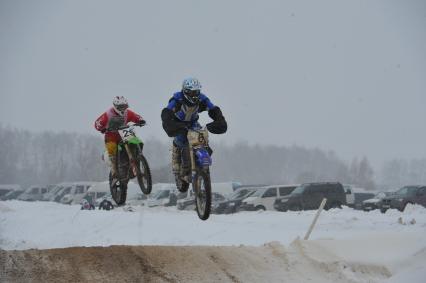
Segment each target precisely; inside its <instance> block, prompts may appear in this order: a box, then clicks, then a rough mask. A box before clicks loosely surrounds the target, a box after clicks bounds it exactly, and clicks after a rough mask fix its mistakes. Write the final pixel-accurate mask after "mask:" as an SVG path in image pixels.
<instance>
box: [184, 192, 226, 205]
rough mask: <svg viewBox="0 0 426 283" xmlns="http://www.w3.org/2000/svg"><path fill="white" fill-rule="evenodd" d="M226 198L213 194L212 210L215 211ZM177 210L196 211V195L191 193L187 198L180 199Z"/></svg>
mask: <svg viewBox="0 0 426 283" xmlns="http://www.w3.org/2000/svg"><path fill="white" fill-rule="evenodd" d="M225 199H226V198H225V196H224V195H222V194H220V193H212V208H213V209H214V207H215V206H217V204H218V203H219V202H221V201H223V200H225ZM177 209H179V210H194V209H195V198H194V193H193V192H192V190H191V191H189V194H188V196H187V197H186V198H183V199H179V200H178V201H177Z"/></svg>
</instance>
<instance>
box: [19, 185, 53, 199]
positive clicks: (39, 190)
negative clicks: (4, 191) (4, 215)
mask: <svg viewBox="0 0 426 283" xmlns="http://www.w3.org/2000/svg"><path fill="white" fill-rule="evenodd" d="M46 193H47V187H45V186H31V187H29V188H28V189H26V190H25V191H24V192H23V193H22V194H20V195H19V196H18V200H25V201H36V200H42V198H43V195H44V194H46Z"/></svg>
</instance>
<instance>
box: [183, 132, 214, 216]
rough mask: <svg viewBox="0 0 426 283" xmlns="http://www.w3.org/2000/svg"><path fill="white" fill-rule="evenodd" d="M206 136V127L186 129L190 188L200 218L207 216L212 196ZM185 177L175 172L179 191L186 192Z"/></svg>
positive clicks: (187, 184)
mask: <svg viewBox="0 0 426 283" xmlns="http://www.w3.org/2000/svg"><path fill="white" fill-rule="evenodd" d="M208 136H209V135H208V131H207V129H206V128H202V129H199V130H197V129H188V134H187V137H188V146H189V154H190V163H191V171H192V173H191V176H190V179H191V180H192V189H193V191H194V195H195V206H196V211H197V214H198V217H199V218H200V219H201V220H207V219H208V218H209V216H210V209H211V198H212V197H211V195H212V192H211V180H210V169H209V168H210V165H212V159H211V157H210V152H211V151H210V147H209V144H208ZM181 161H182V160H181ZM185 177H188V176H182V175H181V173H177V176H175V179H176V186H177V188H178V190H179V191H181V192H186V191H187V190H188V187H189V183H188V182H187V181H185ZM187 180H188V178H187Z"/></svg>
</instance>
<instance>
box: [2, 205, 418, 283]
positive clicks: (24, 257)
mask: <svg viewBox="0 0 426 283" xmlns="http://www.w3.org/2000/svg"><path fill="white" fill-rule="evenodd" d="M314 213H315V212H314V211H305V212H287V213H280V212H247V213H238V214H234V215H212V216H211V218H210V219H209V220H208V221H204V222H203V221H200V220H199V219H198V218H197V216H196V214H195V212H192V211H177V210H175V209H174V208H167V209H165V208H158V209H148V208H143V207H136V211H135V212H127V211H124V210H123V209H116V210H114V211H98V210H96V211H81V210H79V206H65V205H60V204H56V203H41V202H39V203H26V202H19V201H10V202H0V248H1V249H3V251H0V277H2V276H3V279H5V280H2V278H0V281H6V282H7V281H20V280H19V279H20V278H24V277H20V276H30V277H31V278H33V279H34V280H35V281H40V282H48V281H49V280H50V279H49V278H50V277H49V276H52V277H51V278H52V279H57V280H59V281H62V280H60V279H61V278H62V277H61V276H68V277H64V279H66V278H68V279H67V280H69V279H71V281H73V280H74V279H75V280H76V281H81V282H84V281H86V282H90V281H94V280H98V279H99V280H104V281H110V282H116V281H118V279H120V278H122V279H123V278H127V279H125V281H126V280H128V281H129V282H130V281H132V280H131V278H146V279H147V280H144V281H147V282H149V281H152V282H212V281H223V282H283V281H284V282H424V278H425V277H426V241H425V240H424V235H425V232H426V209H425V208H423V207H420V206H410V207H408V208H407V210H406V211H405V212H403V213H401V212H398V211H394V210H392V211H389V212H388V213H386V214H382V213H380V212H379V211H373V212H362V211H355V210H352V209H349V208H344V209H335V210H330V211H324V212H323V214H321V216H320V218H319V221H318V224H317V227H316V228H315V229H314V231H313V233H312V234H311V240H309V241H303V240H300V239H299V238H298V237H303V235H304V234H305V233H306V230H307V228H308V227H309V224H310V222H311V221H312V219H313V217H314ZM265 243H268V244H265ZM111 245H126V246H112V247H111ZM128 245H131V246H128ZM140 245H143V246H140ZM81 246H96V247H91V248H80V247H81ZM99 246H104V247H99ZM65 247H72V248H67V249H61V248H65ZM77 247H78V248H77ZM29 248H37V249H51V248H59V249H52V250H25V249H29ZM15 249H18V251H12V250H15ZM1 266H4V267H5V268H4V270H1ZM66 274H68V275H66ZM55 276H56V277H55ZM58 276H59V277H58ZM123 276H124V277H123ZM133 276H135V277H133Z"/></svg>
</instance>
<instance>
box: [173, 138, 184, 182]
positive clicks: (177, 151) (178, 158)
mask: <svg viewBox="0 0 426 283" xmlns="http://www.w3.org/2000/svg"><path fill="white" fill-rule="evenodd" d="M181 153H182V149H181V148H179V147H178V146H177V145H176V144H175V142H173V147H172V170H173V174H175V175H176V174H180V169H181V162H182V154H181Z"/></svg>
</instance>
